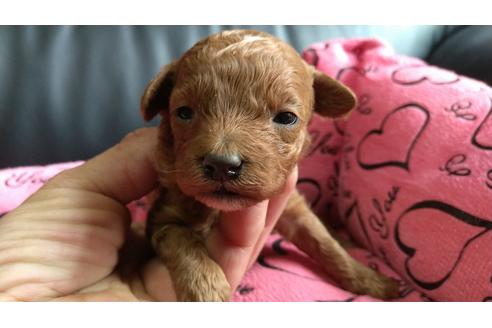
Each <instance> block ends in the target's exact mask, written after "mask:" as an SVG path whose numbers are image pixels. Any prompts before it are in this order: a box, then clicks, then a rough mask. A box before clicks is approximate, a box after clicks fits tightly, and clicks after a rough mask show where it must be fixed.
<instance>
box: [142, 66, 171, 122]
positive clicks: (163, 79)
mask: <svg viewBox="0 0 492 328" xmlns="http://www.w3.org/2000/svg"><path fill="white" fill-rule="evenodd" d="M177 66H178V65H177V61H174V62H172V63H170V64H168V65H166V66H164V67H163V68H162V69H161V71H160V72H159V74H157V76H156V77H154V78H153V79H152V81H150V82H149V84H148V85H147V87H146V88H145V91H144V94H143V96H142V99H141V101H140V112H141V113H142V116H143V118H144V119H145V120H146V121H149V120H151V119H152V118H153V117H154V116H156V115H157V114H158V113H159V112H161V111H165V110H167V109H168V107H169V98H170V97H171V92H172V90H173V87H174V82H175V78H176V69H177Z"/></svg>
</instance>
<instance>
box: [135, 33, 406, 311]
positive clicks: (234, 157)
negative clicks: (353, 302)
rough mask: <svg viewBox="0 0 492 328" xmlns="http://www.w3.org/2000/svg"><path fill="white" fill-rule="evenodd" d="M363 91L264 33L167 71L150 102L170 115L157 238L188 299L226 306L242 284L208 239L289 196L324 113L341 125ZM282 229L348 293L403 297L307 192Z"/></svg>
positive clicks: (220, 38) (233, 37)
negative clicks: (234, 217) (331, 226)
mask: <svg viewBox="0 0 492 328" xmlns="http://www.w3.org/2000/svg"><path fill="white" fill-rule="evenodd" d="M355 105H356V98H355V96H354V95H353V93H352V92H351V91H350V90H349V89H348V88H346V87H345V86H343V85H342V84H340V83H339V82H337V81H336V80H334V79H332V78H330V77H328V76H327V75H324V74H322V73H320V72H318V71H316V70H315V69H314V68H313V67H312V66H309V65H308V64H306V63H305V62H304V61H303V60H302V59H301V57H300V56H299V55H298V54H297V53H296V51H295V50H294V49H293V48H291V47H290V46H289V45H287V44H285V43H283V42H281V41H280V40H278V39H276V38H274V37H273V36H271V35H269V34H266V33H262V32H256V31H243V30H236V31H226V32H221V33H218V34H215V35H212V36H210V37H208V38H206V39H204V40H202V41H200V42H198V43H197V44H196V45H195V46H193V47H192V48H191V49H190V50H188V51H187V52H186V53H185V54H184V55H183V56H182V57H181V58H180V59H179V60H178V61H175V62H172V63H171V64H169V65H167V66H165V67H164V68H163V69H162V70H161V71H160V73H159V74H158V75H157V76H156V77H155V78H154V79H153V80H152V81H151V82H150V83H149V85H148V86H147V88H146V90H145V92H144V95H143V97H142V101H141V112H142V115H143V117H144V118H145V120H150V119H152V118H153V117H154V116H155V115H157V114H159V113H160V115H161V116H162V118H161V122H160V126H159V145H158V148H157V150H156V158H157V170H158V173H159V182H160V193H159V197H158V198H157V200H156V201H155V202H154V204H153V207H152V208H151V210H150V212H149V217H148V221H147V228H146V233H147V236H148V238H149V239H150V241H151V244H152V246H153V248H154V250H155V252H156V253H157V255H158V256H159V257H160V258H161V259H162V261H163V262H164V263H165V264H166V266H167V268H168V269H169V272H170V274H171V277H172V280H173V284H174V287H175V290H176V295H177V297H178V300H180V301H226V300H228V299H229V298H230V296H231V292H232V291H231V288H230V286H229V284H228V282H227V280H226V278H225V275H224V273H223V271H222V270H221V268H220V267H219V265H218V264H217V263H216V262H214V261H213V260H212V259H211V258H210V257H209V255H208V253H207V249H206V248H205V244H204V240H205V238H206V236H207V234H208V232H209V231H210V228H211V226H212V225H213V224H214V222H215V220H216V218H217V217H218V214H219V211H232V210H238V209H241V208H244V207H247V206H251V205H253V204H256V203H258V202H260V201H262V200H265V199H268V198H270V197H272V196H273V195H275V194H276V193H278V192H279V191H280V190H281V189H282V187H283V186H284V184H285V181H286V178H287V176H288V175H289V173H290V172H291V171H292V169H293V168H294V167H295V165H296V163H297V162H298V161H299V159H300V158H301V157H302V155H303V153H304V152H305V151H306V150H307V148H308V145H309V135H308V132H307V129H306V127H307V125H308V123H309V120H310V118H311V115H312V112H313V110H315V111H316V112H317V113H319V114H321V115H323V116H326V117H331V118H337V117H342V116H345V115H347V114H348V113H349V111H350V110H351V109H352V108H353V107H354V106H355ZM276 229H277V230H278V231H279V232H280V233H281V234H282V235H283V236H284V237H285V238H286V239H288V240H290V241H292V242H293V243H294V244H295V245H296V246H297V247H298V248H299V249H301V250H302V251H304V252H306V253H307V254H308V255H309V256H311V257H312V258H313V259H315V260H316V261H318V262H319V263H320V264H321V265H322V267H323V268H324V269H325V271H326V272H327V273H328V274H329V275H330V276H331V277H333V278H334V279H335V280H336V281H337V282H339V283H340V285H341V286H342V287H343V288H345V289H347V290H349V291H351V292H354V293H358V294H370V295H372V296H374V297H378V298H391V297H394V296H396V295H397V292H398V288H397V286H396V284H395V283H394V282H393V281H392V280H391V279H389V278H386V277H384V276H381V275H380V274H378V273H377V272H375V271H373V270H371V269H369V268H367V267H364V266H362V265H361V264H359V263H358V262H356V261H355V260H354V259H352V258H351V257H350V256H349V255H348V254H347V252H346V251H345V250H344V249H343V248H342V247H341V246H340V245H339V244H338V242H337V241H336V240H335V239H334V238H333V237H332V236H331V235H330V234H329V232H328V231H327V230H326V229H325V227H324V226H323V224H322V223H321V221H320V220H319V219H318V218H317V217H316V215H315V214H314V213H313V212H312V211H311V210H310V208H309V206H308V204H307V203H306V201H305V200H304V198H303V197H302V196H301V195H300V194H299V193H298V192H295V193H294V194H293V195H292V196H291V198H290V199H289V202H288V205H287V207H286V209H285V211H284V213H283V214H282V216H281V218H280V220H279V222H278V223H277V226H276Z"/></svg>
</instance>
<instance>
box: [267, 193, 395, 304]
mask: <svg viewBox="0 0 492 328" xmlns="http://www.w3.org/2000/svg"><path fill="white" fill-rule="evenodd" d="M276 229H277V230H278V231H279V232H280V233H281V234H282V235H283V236H284V237H285V238H287V239H288V240H290V241H292V242H293V243H294V244H295V245H296V246H297V247H298V248H299V249H301V250H302V251H304V252H305V253H306V254H307V255H309V256H310V257H311V258H313V259H314V260H316V261H317V262H318V263H320V264H321V265H322V267H323V269H324V270H325V271H326V272H327V273H328V274H329V275H330V276H331V277H332V278H334V279H335V280H336V281H337V282H338V283H340V284H341V286H342V287H343V288H344V289H347V290H349V291H351V292H353V293H356V294H369V295H371V296H374V297H377V298H383V299H387V298H394V297H397V296H398V285H397V284H396V282H394V281H393V280H392V279H390V278H387V277H385V276H383V275H381V274H379V273H377V272H376V271H373V270H372V269H370V268H368V267H365V266H363V265H362V264H360V263H359V262H357V261H356V260H354V259H353V258H352V257H351V256H350V255H349V254H348V253H347V252H346V251H345V249H343V248H342V247H341V246H340V244H339V243H338V242H337V241H336V240H335V239H334V238H333V237H332V236H331V235H330V233H329V232H328V230H327V229H326V228H325V226H324V225H323V224H322V223H321V221H320V220H319V218H318V217H317V216H316V215H315V214H314V213H313V212H312V211H311V209H310V208H309V206H308V204H307V203H306V201H305V199H304V197H302V196H301V195H300V194H299V192H295V193H294V194H293V195H292V196H291V198H290V199H289V202H288V204H287V207H286V209H285V211H284V213H283V214H282V217H281V218H280V220H279V222H278V223H277V226H276Z"/></svg>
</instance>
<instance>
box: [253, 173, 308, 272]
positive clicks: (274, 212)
mask: <svg viewBox="0 0 492 328" xmlns="http://www.w3.org/2000/svg"><path fill="white" fill-rule="evenodd" d="M297 179H298V168H297V166H296V167H295V168H294V170H293V171H292V173H291V174H290V175H289V177H288V178H287V181H286V183H285V187H284V189H283V190H282V192H281V193H280V194H278V195H276V196H274V197H273V198H272V199H270V202H269V204H268V212H267V218H266V224H265V228H264V229H263V231H262V232H261V234H260V236H259V237H258V240H257V242H256V245H255V247H254V250H253V252H252V253H251V257H250V259H249V263H248V266H247V268H249V267H251V265H252V264H253V263H254V262H255V261H256V259H257V258H258V255H259V254H260V252H261V250H262V249H263V246H264V245H265V242H266V240H267V238H268V236H269V235H270V234H271V232H272V230H273V228H274V227H275V225H276V224H277V221H278V220H279V219H280V216H281V215H282V212H283V211H284V209H285V206H286V205H287V202H288V201H289V198H290V195H291V194H292V192H293V191H294V190H295V189H296V184H297Z"/></svg>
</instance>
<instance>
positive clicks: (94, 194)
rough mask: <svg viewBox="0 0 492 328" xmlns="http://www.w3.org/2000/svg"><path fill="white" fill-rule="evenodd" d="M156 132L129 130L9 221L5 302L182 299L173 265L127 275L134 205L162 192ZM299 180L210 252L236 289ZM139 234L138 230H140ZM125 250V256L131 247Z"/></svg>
mask: <svg viewBox="0 0 492 328" xmlns="http://www.w3.org/2000/svg"><path fill="white" fill-rule="evenodd" d="M156 141H157V129H156V128H146V129H140V130H137V131H135V132H133V133H130V134H129V135H128V136H127V137H125V138H124V139H123V140H122V141H121V142H120V143H119V144H117V145H116V146H114V147H112V148H110V149H109V150H107V151H105V152H104V153H102V154H100V155H98V156H96V157H95V158H93V159H91V160H89V161H87V162H86V163H85V164H83V165H81V166H79V167H77V168H74V169H71V170H67V171H64V172H62V173H60V174H59V175H57V176H55V177H54V178H52V179H51V180H50V181H48V182H47V183H46V184H45V185H44V186H43V187H42V188H41V189H40V190H38V191H37V192H36V193H34V194H33V195H32V196H31V197H29V198H28V199H27V200H26V201H25V202H24V203H23V204H22V205H21V206H19V207H18V208H17V209H15V210H13V211H11V212H10V213H9V214H7V215H6V216H4V217H3V218H2V219H1V220H0V300H60V301H61V300H73V301H102V300H128V301H132V300H175V299H176V298H175V294H174V290H173V287H172V282H171V279H170V277H169V273H168V272H167V270H166V268H165V266H164V265H163V264H162V262H160V261H159V260H158V259H155V258H154V259H151V260H150V261H147V262H145V263H142V264H141V265H140V266H139V267H137V268H136V270H137V272H136V274H133V275H132V276H131V278H130V279H122V275H121V272H119V269H118V268H120V267H124V266H125V265H124V264H125V263H119V262H122V261H123V262H124V261H126V258H128V257H129V256H127V255H128V254H126V253H127V252H130V253H134V254H143V253H142V252H143V249H144V248H145V245H146V244H145V242H143V241H142V239H138V238H127V236H129V234H128V231H129V228H130V213H129V211H128V209H127V208H126V204H128V203H129V202H131V201H133V200H135V199H139V198H141V197H142V196H144V195H146V194H148V193H149V192H151V191H152V190H153V189H154V188H155V187H156V181H157V174H156V172H155V170H154V165H153V151H154V147H155V146H156ZM296 181H297V168H296V169H295V170H294V172H293V173H292V174H291V176H290V177H289V179H288V181H287V183H286V186H285V188H284V190H283V191H282V192H281V193H280V194H279V195H277V196H275V197H274V198H272V199H270V200H266V201H264V202H261V203H259V204H257V205H255V206H253V207H251V208H247V209H244V210H241V211H237V212H228V213H223V214H222V215H221V218H220V219H219V222H218V224H217V225H216V226H215V228H214V230H212V232H211V234H210V236H209V238H208V240H207V241H206V243H207V247H208V249H209V251H210V254H211V257H212V258H213V259H214V260H215V261H217V263H218V264H219V265H220V266H221V267H222V268H223V270H224V272H225V274H226V277H227V279H228V281H229V283H230V285H231V287H232V288H233V289H235V287H236V286H237V285H238V284H239V282H240V280H241V278H242V276H243V275H244V273H245V272H246V270H247V269H248V267H249V266H250V265H251V264H252V263H253V262H254V260H255V259H256V257H257V255H258V253H259V252H260V250H261V248H262V247H263V244H264V242H265V240H266V238H267V237H268V235H269V234H270V232H271V230H272V229H273V227H274V225H275V223H276V221H277V220H278V218H279V216H280V214H281V213H282V211H283V208H284V207H285V204H286V202H287V199H288V197H289V195H290V193H291V192H292V191H293V190H294V188H295V183H296ZM131 235H134V236H135V234H131ZM125 239H126V245H125V247H124V248H123V249H122V250H121V252H120V249H121V248H122V246H123V244H124V243H125Z"/></svg>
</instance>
